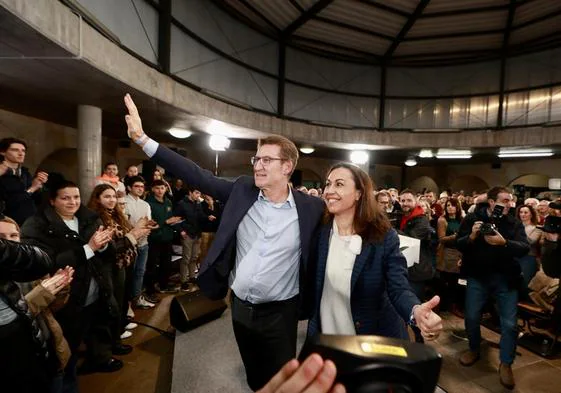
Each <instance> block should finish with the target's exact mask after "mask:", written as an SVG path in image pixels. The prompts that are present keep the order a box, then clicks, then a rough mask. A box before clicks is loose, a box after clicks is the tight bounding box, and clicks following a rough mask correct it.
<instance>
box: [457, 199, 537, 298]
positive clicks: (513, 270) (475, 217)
mask: <svg viewBox="0 0 561 393" xmlns="http://www.w3.org/2000/svg"><path fill="white" fill-rule="evenodd" d="M487 207H488V205H487V204H481V205H478V207H477V208H476V209H475V212H474V213H470V214H468V215H467V216H466V217H465V218H464V220H463V221H462V223H461V225H460V229H459V230H458V235H457V238H456V247H457V248H458V250H460V252H461V253H462V267H461V271H462V273H463V274H465V275H466V276H468V277H475V278H477V277H483V276H486V275H489V274H493V273H498V274H501V275H505V276H506V278H507V279H508V281H509V284H510V285H511V286H512V287H515V286H517V285H518V284H519V278H520V264H519V263H518V261H517V260H516V259H515V258H519V257H523V256H524V255H526V254H527V253H528V252H529V251H530V245H529V243H528V237H527V236H526V232H525V230H524V225H523V224H522V223H521V222H520V221H519V220H518V219H516V218H515V217H513V216H510V215H506V216H503V217H502V218H501V219H499V220H498V222H495V225H496V227H497V230H498V231H499V233H500V234H501V235H502V236H503V237H504V238H505V240H506V245H505V246H492V245H490V244H489V243H487V242H486V241H485V239H484V238H483V236H478V237H477V238H476V239H475V240H474V241H471V240H470V238H469V235H470V233H471V228H472V227H473V224H474V223H475V222H476V221H483V222H484V223H489V222H491V219H490V218H489V215H488V212H487Z"/></svg>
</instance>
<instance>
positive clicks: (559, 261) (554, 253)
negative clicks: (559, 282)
mask: <svg viewBox="0 0 561 393" xmlns="http://www.w3.org/2000/svg"><path fill="white" fill-rule="evenodd" d="M542 267H543V271H544V273H545V274H547V275H548V276H549V277H553V278H561V247H559V241H556V242H552V241H549V240H547V239H546V240H544V243H543V247H542Z"/></svg>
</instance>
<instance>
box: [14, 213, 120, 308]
mask: <svg viewBox="0 0 561 393" xmlns="http://www.w3.org/2000/svg"><path fill="white" fill-rule="evenodd" d="M76 217H77V218H78V225H79V233H76V232H74V231H73V230H71V229H70V228H68V226H67V225H66V224H65V223H64V221H62V219H61V218H60V216H59V215H58V214H57V213H56V212H55V210H54V209H53V208H52V207H51V206H47V207H45V208H44V209H43V210H42V211H40V212H38V213H37V214H36V215H34V216H33V217H30V218H29V219H28V220H27V221H26V223H25V225H24V226H23V228H22V229H21V234H22V240H24V241H25V242H26V243H29V244H33V245H36V246H38V247H40V248H41V249H43V250H44V251H45V252H46V253H47V254H48V255H49V256H50V257H51V259H52V260H53V261H54V265H55V266H54V268H53V271H52V272H51V273H54V271H56V270H57V269H63V268H64V267H65V266H67V265H68V266H72V267H73V268H74V279H73V280H72V283H71V284H70V297H69V299H68V302H67V303H66V305H65V306H64V308H63V309H62V310H61V311H64V312H65V313H72V312H77V311H79V310H81V309H82V307H83V306H84V304H85V301H86V297H87V294H88V289H89V285H90V280H91V278H93V279H94V280H95V281H96V282H97V284H98V286H99V299H100V301H102V302H103V304H105V305H106V306H107V308H108V310H109V312H110V313H114V312H115V311H116V310H115V307H114V298H113V295H112V294H113V289H112V282H111V270H112V266H113V264H114V263H115V261H114V260H111V258H109V256H111V255H115V253H114V251H113V250H112V247H113V245H112V244H111V243H109V245H108V248H107V249H106V250H105V251H108V252H107V253H106V252H96V253H95V255H94V256H93V257H92V258H90V259H89V260H88V259H86V253H85V251H84V245H86V244H87V243H88V241H89V239H90V238H91V236H92V235H93V234H94V232H95V231H96V230H97V229H98V227H99V225H100V224H101V221H100V220H99V218H98V215H97V214H96V213H95V212H93V211H91V210H89V209H88V208H86V207H85V206H81V207H80V209H79V210H78V212H76Z"/></svg>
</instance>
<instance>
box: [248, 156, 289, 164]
mask: <svg viewBox="0 0 561 393" xmlns="http://www.w3.org/2000/svg"><path fill="white" fill-rule="evenodd" d="M284 160H285V159H284V158H275V157H267V156H265V157H259V156H255V157H251V160H250V162H251V165H253V166H255V165H257V163H258V162H259V161H261V164H263V166H268V165H269V164H270V163H271V162H273V161H284Z"/></svg>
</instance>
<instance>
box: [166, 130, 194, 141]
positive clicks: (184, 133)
mask: <svg viewBox="0 0 561 393" xmlns="http://www.w3.org/2000/svg"><path fill="white" fill-rule="evenodd" d="M168 132H169V133H170V135H171V136H173V137H175V138H178V139H185V138H189V137H190V136H191V135H193V133H192V132H191V131H189V130H184V129H182V128H170V129H169V130H168Z"/></svg>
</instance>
